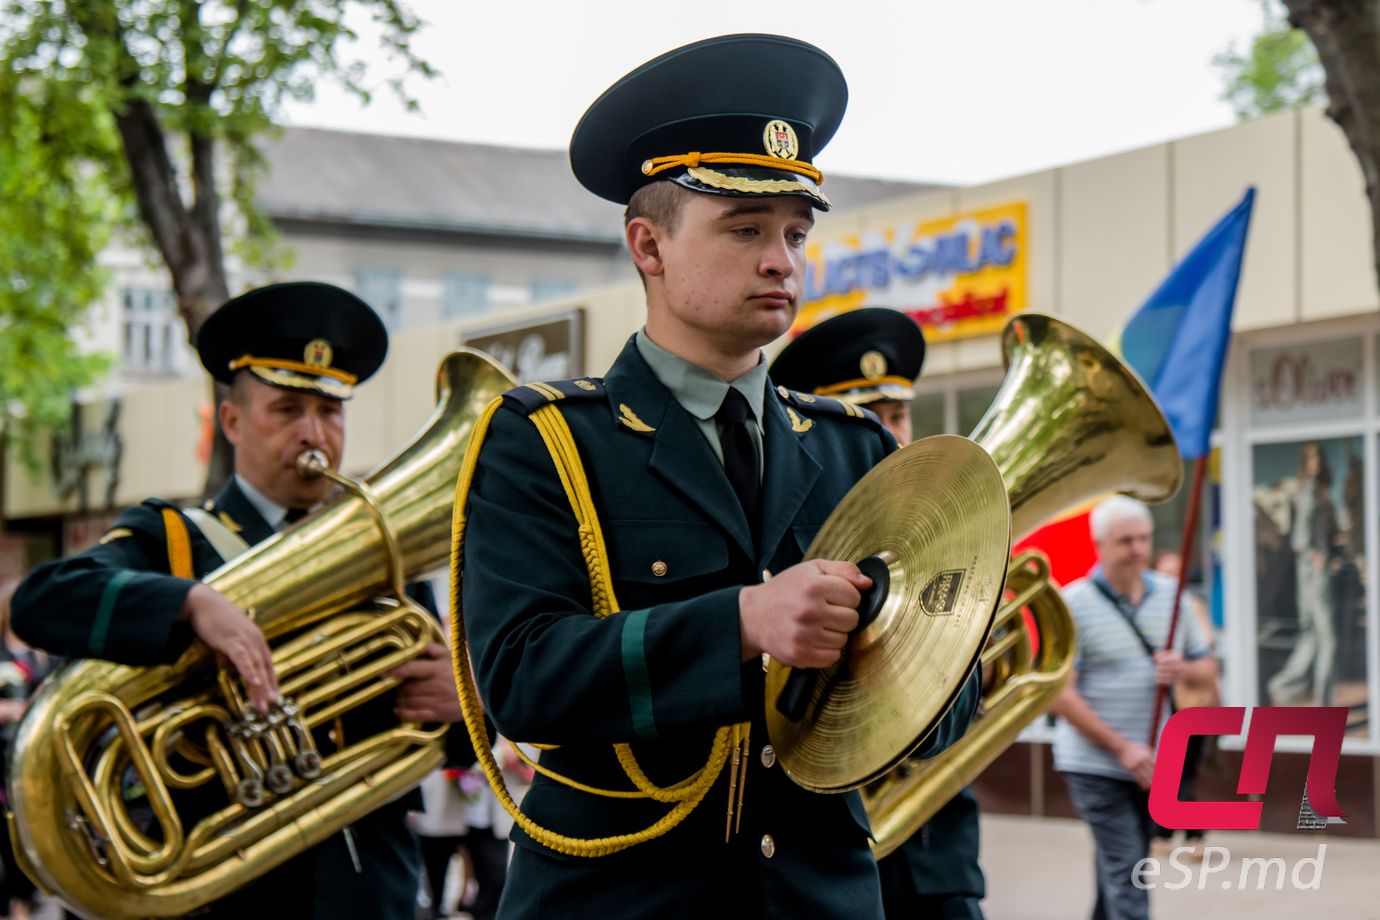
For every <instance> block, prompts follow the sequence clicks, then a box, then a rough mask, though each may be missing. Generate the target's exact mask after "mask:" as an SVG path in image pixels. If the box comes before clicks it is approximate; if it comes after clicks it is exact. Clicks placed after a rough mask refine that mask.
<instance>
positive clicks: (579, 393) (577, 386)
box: [503, 377, 604, 415]
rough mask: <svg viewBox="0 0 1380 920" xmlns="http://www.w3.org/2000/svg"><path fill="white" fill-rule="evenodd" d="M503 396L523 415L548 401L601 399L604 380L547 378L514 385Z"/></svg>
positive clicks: (594, 378) (596, 378) (593, 378)
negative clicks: (539, 381) (538, 381)
mask: <svg viewBox="0 0 1380 920" xmlns="http://www.w3.org/2000/svg"><path fill="white" fill-rule="evenodd" d="M503 395H504V398H505V399H507V400H508V401H509V402H510V403H512V404H514V405H515V406H516V407H517V408H518V409H519V410H520V411H521V412H522V414H523V415H527V414H529V413H532V412H535V411H536V410H538V409H540V408H541V407H542V406H545V405H547V404H548V403H554V402H561V401H563V400H568V399H575V400H585V399H603V398H604V381H603V380H602V379H600V378H598V377H575V378H572V379H570V380H547V381H545V382H543V383H528V384H524V385H523V386H520V387H514V388H513V389H511V390H509V391H508V392H507V393H504V394H503Z"/></svg>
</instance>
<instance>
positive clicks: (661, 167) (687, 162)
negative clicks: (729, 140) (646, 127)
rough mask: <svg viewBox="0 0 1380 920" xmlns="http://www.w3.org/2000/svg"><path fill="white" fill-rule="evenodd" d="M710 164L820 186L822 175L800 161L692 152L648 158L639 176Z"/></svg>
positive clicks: (747, 155) (822, 181) (748, 154)
mask: <svg viewBox="0 0 1380 920" xmlns="http://www.w3.org/2000/svg"><path fill="white" fill-rule="evenodd" d="M711 163H713V164H717V165H719V166H760V167H762V168H763V169H777V170H781V171H782V172H792V173H796V174H798V175H801V176H805V177H806V178H807V179H811V180H813V181H814V183H815V184H816V185H823V184H824V173H822V172H820V171H819V170H818V169H816V168H815V167H814V166H812V165H810V164H809V163H806V162H804V161H802V160H787V159H783V158H781V157H773V156H766V155H764V154H760V153H700V152H699V151H695V152H693V153H679V154H675V155H673V156H666V157H652V158H651V159H650V160H643V161H642V174H643V175H644V176H655V175H657V174H658V173H663V172H665V171H666V170H668V169H675V168H676V167H678V166H684V167H686V168H687V169H694V168H695V167H697V166H700V165H708V164H711Z"/></svg>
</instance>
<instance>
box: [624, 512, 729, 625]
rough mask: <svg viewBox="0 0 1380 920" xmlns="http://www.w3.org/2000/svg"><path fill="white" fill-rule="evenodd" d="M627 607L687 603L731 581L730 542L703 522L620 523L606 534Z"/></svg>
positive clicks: (715, 529) (625, 606)
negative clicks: (676, 602)
mask: <svg viewBox="0 0 1380 920" xmlns="http://www.w3.org/2000/svg"><path fill="white" fill-rule="evenodd" d="M605 539H606V540H607V542H608V548H609V561H610V565H611V566H612V569H613V579H614V589H615V591H617V593H618V601H619V605H620V606H621V607H623V608H625V609H635V608H637V607H646V606H651V605H652V604H657V603H667V602H670V601H676V600H683V599H686V598H690V597H694V596H696V595H698V594H703V593H704V592H705V591H709V590H713V588H716V587H721V586H722V585H726V584H728V583H729V582H730V581H731V575H730V573H729V571H728V569H729V557H728V541H727V540H726V539H725V537H724V536H723V534H721V533H720V532H719V531H718V529H717V528H715V527H713V526H712V525H710V524H706V523H703V522H700V521H690V522H677V521H621V522H618V521H616V522H614V523H612V524H610V525H609V527H608V528H607V531H606V532H605Z"/></svg>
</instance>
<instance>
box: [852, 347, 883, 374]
mask: <svg viewBox="0 0 1380 920" xmlns="http://www.w3.org/2000/svg"><path fill="white" fill-rule="evenodd" d="M858 367H859V368H860V369H861V370H862V374H863V376H864V377H866V378H867V379H868V380H880V379H881V378H882V377H885V376H886V356H885V355H883V354H882V353H881V352H880V351H869V352H864V353H863V356H862V359H861V360H859V361H858Z"/></svg>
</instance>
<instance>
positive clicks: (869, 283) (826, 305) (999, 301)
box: [791, 201, 1028, 342]
mask: <svg viewBox="0 0 1380 920" xmlns="http://www.w3.org/2000/svg"><path fill="white" fill-rule="evenodd" d="M1027 226H1028V224H1027V221H1026V204H1025V202H1023V201H1022V202H1015V203H1012V204H1004V205H998V206H996V207H990V208H982V209H980V210H975V211H968V212H965V213H961V214H954V215H952V216H949V217H943V218H939V219H937V220H926V221H919V222H917V223H914V224H898V225H893V226H889V227H886V228H884V229H882V230H878V231H872V232H868V233H864V234H861V235H854V236H849V237H845V238H843V239H840V240H836V241H833V242H826V243H811V244H810V246H809V247H808V249H807V250H806V257H807V259H808V263H809V264H808V268H807V270H806V275H805V294H804V301H803V305H802V306H801V309H800V313H799V315H797V317H796V321H795V325H794V327H793V328H792V330H791V331H792V333H793V334H794V333H800V332H803V331H804V330H806V329H808V328H810V327H811V326H813V325H815V324H816V323H818V322H820V321H822V320H825V319H828V318H829V317H831V316H834V315H836V314H839V313H847V312H848V311H849V310H856V309H857V308H858V307H891V308H892V309H894V310H900V311H901V312H903V313H906V314H908V315H910V316H911V317H913V318H914V319H915V321H916V322H918V323H919V324H920V325H921V327H922V328H924V330H925V338H926V340H928V341H930V342H943V341H946V340H949V339H959V338H967V337H969V336H975V335H985V334H988V333H994V332H1000V331H1001V328H1002V327H1003V326H1004V325H1006V320H1007V317H1009V316H1011V315H1012V314H1014V313H1019V312H1021V311H1022V310H1024V309H1026V306H1027V303H1026V299H1027V293H1026V292H1027V276H1026V264H1027V256H1026V248H1027V246H1028V238H1027V235H1026V234H1027Z"/></svg>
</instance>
